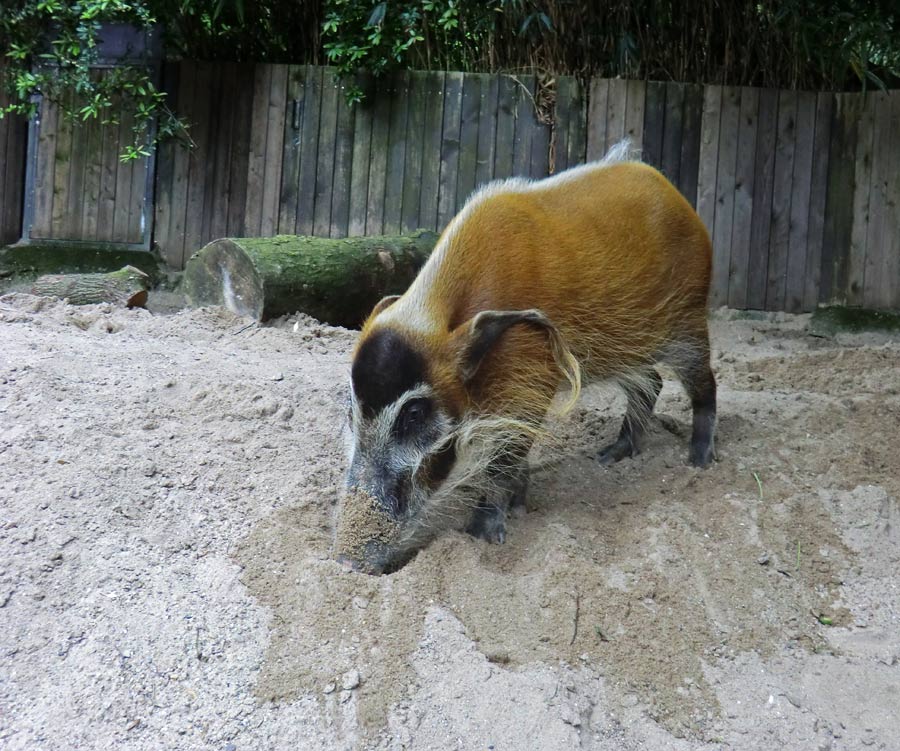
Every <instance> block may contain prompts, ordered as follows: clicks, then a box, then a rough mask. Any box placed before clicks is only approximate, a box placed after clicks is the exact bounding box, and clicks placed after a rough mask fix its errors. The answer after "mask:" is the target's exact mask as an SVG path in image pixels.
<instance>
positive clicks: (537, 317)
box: [460, 309, 581, 409]
mask: <svg viewBox="0 0 900 751" xmlns="http://www.w3.org/2000/svg"><path fill="white" fill-rule="evenodd" d="M518 323H524V324H527V325H530V326H538V327H540V328H542V329H544V330H545V331H546V332H547V336H548V337H549V339H550V348H551V350H552V352H553V359H554V360H555V362H556V364H557V366H558V367H559V369H560V370H561V371H562V373H563V374H564V375H565V376H566V379H567V380H568V381H569V384H570V385H571V387H572V397H571V399H570V401H569V405H567V409H568V407H570V406H571V405H572V404H574V403H575V401H576V400H577V399H578V395H579V393H580V392H581V367H580V366H579V364H578V360H576V359H575V356H574V355H573V354H572V352H571V350H570V349H569V348H568V346H567V345H566V343H565V340H564V339H563V337H562V334H560V333H559V329H557V328H556V326H554V325H553V323H552V321H551V320H550V319H549V318H547V316H545V315H544V314H543V313H542V312H541V311H540V310H534V309H532V310H484V311H482V312H481V313H478V315H476V316H475V317H474V318H472V319H471V321H470V322H469V323H468V324H467V326H468V330H467V332H466V333H465V334H464V337H465V339H466V341H465V344H464V345H463V352H462V359H461V362H460V374H461V376H462V380H463V383H465V384H468V383H469V382H471V380H472V379H473V378H474V377H475V374H476V373H477V372H478V368H479V367H480V366H481V363H482V361H483V360H484V357H485V355H487V353H488V352H490V351H491V348H492V347H493V346H494V345H495V344H496V343H497V340H498V339H499V338H500V337H501V336H502V335H503V333H504V332H505V331H506V330H507V329H508V328H510V327H511V326H515V325H516V324H518Z"/></svg>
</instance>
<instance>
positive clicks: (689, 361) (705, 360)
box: [674, 341, 716, 467]
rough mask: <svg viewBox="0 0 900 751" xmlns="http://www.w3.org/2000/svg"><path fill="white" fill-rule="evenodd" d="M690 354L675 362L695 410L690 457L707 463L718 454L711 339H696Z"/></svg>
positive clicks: (693, 461)
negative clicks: (701, 340)
mask: <svg viewBox="0 0 900 751" xmlns="http://www.w3.org/2000/svg"><path fill="white" fill-rule="evenodd" d="M689 352H690V355H689V356H688V357H687V358H685V359H683V360H682V361H681V362H678V363H676V364H675V365H674V367H675V372H676V373H677V374H678V377H679V379H680V380H681V383H682V385H683V386H684V389H685V391H687V394H688V396H689V397H690V399H691V406H692V407H693V410H694V428H693V432H692V434H691V450H690V453H689V455H688V461H690V463H691V464H693V465H694V466H695V467H708V466H709V465H710V463H711V462H712V461H713V460H714V459H715V458H716V442H715V433H716V378H715V376H714V375H713V372H712V370H711V369H710V367H709V342H708V341H704V342H702V343H696V344H695V345H694V346H693V347H692V348H690V350H689Z"/></svg>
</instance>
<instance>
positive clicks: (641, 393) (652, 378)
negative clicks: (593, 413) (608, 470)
mask: <svg viewBox="0 0 900 751" xmlns="http://www.w3.org/2000/svg"><path fill="white" fill-rule="evenodd" d="M620 385H621V386H622V388H623V389H624V390H625V396H626V397H627V398H628V407H627V408H626V410H625V419H624V420H623V421H622V429H621V430H620V431H619V437H618V438H616V440H615V442H614V443H611V444H610V445H609V446H607V447H606V448H604V449H603V450H602V451H601V452H600V455H599V457H598V459H599V461H600V463H601V464H613V463H614V462H617V461H619V460H620V459H624V458H625V457H626V456H636V455H637V454H639V453H640V452H641V445H640V444H641V438H643V435H644V430H645V428H646V425H647V421H648V420H649V419H650V415H651V414H653V407H654V405H655V404H656V398H657V397H658V396H659V391H660V389H661V388H662V378H660V376H659V373H657V372H656V368H647V370H646V371H645V372H643V373H641V377H639V378H636V379H633V380H623V381H621V382H620Z"/></svg>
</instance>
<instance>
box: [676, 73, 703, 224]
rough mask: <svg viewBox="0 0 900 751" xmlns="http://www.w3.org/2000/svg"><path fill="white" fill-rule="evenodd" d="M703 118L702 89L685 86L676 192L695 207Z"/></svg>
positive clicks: (696, 86) (695, 85) (694, 85)
mask: <svg viewBox="0 0 900 751" xmlns="http://www.w3.org/2000/svg"><path fill="white" fill-rule="evenodd" d="M702 117H703V87H702V86H700V85H699V84H686V85H685V87H684V106H683V114H682V120H681V167H680V172H679V175H678V190H680V191H681V194H682V195H683V196H684V197H685V198H687V200H688V201H689V202H690V204H691V206H694V207H696V206H697V173H698V170H699V169H700V130H701V120H702Z"/></svg>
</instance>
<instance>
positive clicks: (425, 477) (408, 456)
mask: <svg viewBox="0 0 900 751" xmlns="http://www.w3.org/2000/svg"><path fill="white" fill-rule="evenodd" d="M351 386H352V389H351V405H350V414H349V431H348V452H349V469H348V472H347V489H348V495H347V497H346V498H345V501H344V507H343V508H342V510H341V517H342V519H341V523H340V524H339V531H338V539H337V541H336V551H335V552H336V555H337V556H338V557H339V558H340V559H342V560H343V561H344V562H345V563H348V564H349V565H351V566H352V567H353V568H356V569H360V570H365V571H369V572H372V573H379V572H381V571H383V570H384V569H385V568H390V567H391V566H392V565H393V564H396V563H397V561H398V560H399V559H402V558H403V557H404V556H405V555H406V554H408V552H409V551H410V550H411V549H414V548H415V547H417V546H418V545H420V544H421V543H422V541H423V540H422V537H423V534H424V525H423V520H422V519H421V518H420V516H421V513H422V510H423V509H425V508H426V507H428V506H429V500H430V499H431V498H432V497H433V495H434V494H435V492H436V491H438V489H439V488H440V487H441V485H442V484H443V483H444V481H445V480H446V479H447V477H448V475H449V474H450V473H451V471H452V470H453V468H454V465H455V463H456V441H455V437H454V427H455V421H454V419H453V418H452V417H451V416H450V415H449V414H448V412H447V411H446V410H445V408H444V407H443V406H442V405H441V403H440V399H439V397H438V394H437V393H436V392H435V389H434V387H433V386H432V385H431V384H430V383H429V373H428V368H427V366H426V362H425V358H424V357H423V356H422V355H421V354H420V353H419V352H417V351H416V349H415V348H414V346H413V345H411V344H410V343H409V342H407V341H406V340H405V339H404V338H403V337H402V336H401V335H399V334H397V333H396V332H394V331H392V330H389V329H385V330H382V331H379V332H376V333H375V334H373V335H372V336H370V337H369V338H367V339H366V341H365V342H363V344H362V345H361V346H360V349H359V350H358V352H357V354H356V357H355V359H354V363H353V368H352V372H351ZM360 504H362V505H363V506H365V507H366V508H365V509H363V510H360V509H359V508H356V507H358V506H360ZM379 515H380V516H381V517H383V518H382V519H379V518H378V517H379ZM348 524H350V525H351V526H353V527H354V528H355V527H358V526H361V525H367V526H368V527H369V528H371V529H372V530H373V531H375V530H377V531H378V534H377V535H373V536H372V537H371V538H370V539H367V540H364V539H362V538H363V537H364V535H363V530H354V531H353V532H352V534H351V532H350V530H349V528H348ZM430 526H431V525H429V527H430ZM342 529H343V530H344V533H343V534H342V532H341V530H342ZM342 537H343V538H344V539H341V538H342ZM350 537H352V538H353V539H352V540H351V539H350ZM376 538H377V539H376Z"/></svg>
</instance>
